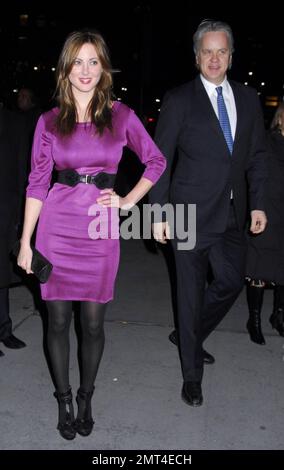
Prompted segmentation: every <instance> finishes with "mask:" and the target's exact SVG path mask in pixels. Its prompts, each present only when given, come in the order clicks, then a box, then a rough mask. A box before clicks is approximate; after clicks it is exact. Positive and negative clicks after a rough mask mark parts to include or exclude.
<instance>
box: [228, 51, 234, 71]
mask: <svg viewBox="0 0 284 470" xmlns="http://www.w3.org/2000/svg"><path fill="white" fill-rule="evenodd" d="M232 62H233V57H232V54H231V55H230V58H229V65H228V70H230V68H231V67H232Z"/></svg>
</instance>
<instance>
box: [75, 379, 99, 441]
mask: <svg viewBox="0 0 284 470" xmlns="http://www.w3.org/2000/svg"><path fill="white" fill-rule="evenodd" d="M94 389H95V387H93V389H92V390H91V391H90V392H85V391H84V390H82V389H81V388H79V390H78V393H77V397H76V401H77V404H78V414H77V418H76V420H75V429H76V431H77V433H78V434H80V435H81V436H89V434H91V432H92V430H93V427H94V420H93V418H92V407H91V400H92V395H93V393H94Z"/></svg>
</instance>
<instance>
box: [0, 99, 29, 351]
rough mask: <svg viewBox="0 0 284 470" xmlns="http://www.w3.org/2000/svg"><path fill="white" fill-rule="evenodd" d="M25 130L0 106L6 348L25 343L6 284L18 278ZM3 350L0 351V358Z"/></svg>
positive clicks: (0, 305)
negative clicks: (13, 254)
mask: <svg viewBox="0 0 284 470" xmlns="http://www.w3.org/2000/svg"><path fill="white" fill-rule="evenodd" d="M27 155H28V132H27V130H26V127H25V125H24V123H23V120H22V118H21V117H19V116H18V115H17V114H16V113H12V112H10V111H8V110H5V109H3V108H0V158H1V161H0V165H1V172H0V220H1V223H0V259H1V264H0V342H2V343H3V344H4V345H5V346H6V347H7V348H12V349H19V348H23V347H24V346H26V345H25V343H24V342H23V341H21V340H20V339H18V338H16V336H14V335H13V333H12V320H11V318H10V313H9V285H10V284H11V283H12V282H15V281H19V279H17V278H16V276H15V273H13V269H12V264H11V259H10V251H11V248H12V246H13V243H14V242H15V240H16V238H17V226H18V224H19V222H20V219H21V207H22V200H23V195H24V186H25V180H26V173H27ZM1 356H4V353H3V352H2V351H1V350H0V357H1Z"/></svg>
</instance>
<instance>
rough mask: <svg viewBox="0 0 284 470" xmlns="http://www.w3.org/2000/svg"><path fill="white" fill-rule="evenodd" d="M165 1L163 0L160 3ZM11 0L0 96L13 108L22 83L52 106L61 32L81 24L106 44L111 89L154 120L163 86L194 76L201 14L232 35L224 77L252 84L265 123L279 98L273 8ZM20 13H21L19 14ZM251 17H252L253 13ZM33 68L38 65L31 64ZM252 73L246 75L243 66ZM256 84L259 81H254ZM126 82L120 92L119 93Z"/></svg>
mask: <svg viewBox="0 0 284 470" xmlns="http://www.w3.org/2000/svg"><path fill="white" fill-rule="evenodd" d="M168 3H169V2H168ZM168 3H166V2H161V1H156V2H155V1H152V2H151V1H147V0H145V1H135V0H133V1H132V2H127V1H117V2H106V1H105V2H102V1H101V2H98V1H95V0H94V1H92V2H89V1H80V0H79V1H78V0H77V2H74V1H73V3H72V4H71V2H60V1H58V2H53V1H49V2H40V1H37V2H33V1H18V2H15V1H14V2H11V4H10V5H8V11H7V12H5V13H4V12H1V16H0V44H1V64H2V65H1V74H0V98H1V101H2V102H3V103H4V104H5V105H6V106H8V107H10V108H13V107H14V106H15V98H16V93H17V90H18V89H19V88H20V87H21V86H30V87H32V88H33V89H34V90H35V91H36V93H37V94H38V96H39V98H40V101H41V104H42V107H43V108H46V109H47V108H49V107H51V106H53V105H54V100H53V92H54V83H55V82H54V71H52V67H55V66H56V62H57V58H58V55H59V52H60V49H61V47H62V44H63V42H64V39H65V38H66V36H67V34H68V33H69V32H71V31H73V30H75V29H78V28H82V27H92V28H96V29H98V30H99V31H100V32H101V33H102V35H103V36H104V38H105V40H106V42H107V44H108V45H109V48H110V52H111V58H112V64H113V67H114V68H115V69H119V70H120V72H118V73H116V74H115V75H114V91H115V93H116V96H117V97H119V98H121V99H122V101H124V102H125V103H127V104H128V105H130V106H132V107H133V108H134V109H135V110H136V112H137V113H138V114H139V115H140V116H141V117H142V118H144V117H146V116H147V118H149V117H150V118H151V117H153V118H154V119H156V117H157V113H158V109H159V106H160V104H159V103H158V102H156V101H155V100H156V98H158V99H161V98H162V96H163V94H164V92H165V90H166V89H168V88H171V87H174V86H177V85H179V84H181V83H183V82H185V81H187V80H189V79H191V78H193V77H194V76H195V74H196V69H195V66H194V55H193V52H192V35H193V33H194V31H195V29H196V27H197V26H198V24H199V23H200V21H201V20H202V19H204V18H214V19H221V20H224V21H227V22H228V23H229V24H230V25H231V27H232V29H233V33H234V37H235V53H234V56H233V67H232V70H231V71H230V77H231V78H233V79H236V80H239V81H241V82H243V83H244V82H248V84H249V85H251V86H254V87H255V88H256V89H257V90H258V92H259V94H260V99H261V101H262V104H263V109H264V113H265V118H266V122H267V123H268V122H269V120H270V118H271V115H272V113H273V112H274V110H275V107H273V106H268V102H269V101H273V100H270V99H269V97H271V96H272V97H275V100H274V104H277V102H278V101H279V100H282V97H283V83H284V77H283V68H284V67H283V58H284V45H283V44H284V43H283V19H282V17H281V15H279V14H278V13H277V12H276V11H275V12H272V13H271V14H269V13H268V12H267V11H265V12H263V13H262V16H261V12H260V13H257V14H256V15H254V16H251V17H248V16H246V15H245V14H244V13H245V12H244V11H243V9H244V7H242V8H241V7H239V8H237V7H235V11H234V13H233V14H230V15H227V14H225V13H222V14H216V13H213V14H212V12H211V13H210V11H209V12H208V11H207V10H206V9H203V13H201V14H197V15H193V14H192V2H189V1H174V2H173V1H172V2H170V5H168ZM21 15H28V16H21ZM258 15H259V16H258ZM34 66H36V67H38V70H34ZM249 71H252V72H253V76H252V77H250V76H249V75H248V72H249ZM262 82H264V83H265V85H264V86H261V83H262ZM121 87H126V88H127V91H122V90H121Z"/></svg>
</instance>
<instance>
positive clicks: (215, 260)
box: [172, 203, 247, 381]
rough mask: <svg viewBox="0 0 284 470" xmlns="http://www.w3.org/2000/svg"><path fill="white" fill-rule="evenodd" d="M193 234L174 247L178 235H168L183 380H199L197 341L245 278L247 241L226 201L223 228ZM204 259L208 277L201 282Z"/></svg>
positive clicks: (212, 326)
mask: <svg viewBox="0 0 284 470" xmlns="http://www.w3.org/2000/svg"><path fill="white" fill-rule="evenodd" d="M196 238H197V239H196V245H195V247H194V248H193V249H192V250H184V251H182V250H178V249H177V242H178V240H176V239H175V240H173V241H172V242H173V249H174V255H175V262H176V270H177V299H178V300H177V302H178V331H179V344H180V358H181V366H182V373H183V378H184V381H201V380H202V376H203V356H202V343H203V341H204V340H205V339H206V338H207V337H208V335H209V334H210V333H211V332H212V331H213V330H214V329H215V328H216V326H217V325H218V324H219V323H220V321H221V320H222V319H223V318H224V316H225V315H226V313H227V312H228V311H229V309H230V308H231V306H232V305H233V303H234V302H235V300H236V298H237V297H238V295H239V293H240V292H241V290H242V288H243V285H244V278H245V262H246V251H247V242H246V237H245V234H244V232H243V231H240V230H239V229H238V227H237V222H236V217H235V210H234V206H233V204H232V203H231V205H230V211H229V216H228V221H227V226H226V230H225V232H224V233H197V237H196ZM209 264H210V265H211V269H212V273H213V280H212V282H210V283H209V284H206V279H207V274H208V269H209Z"/></svg>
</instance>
